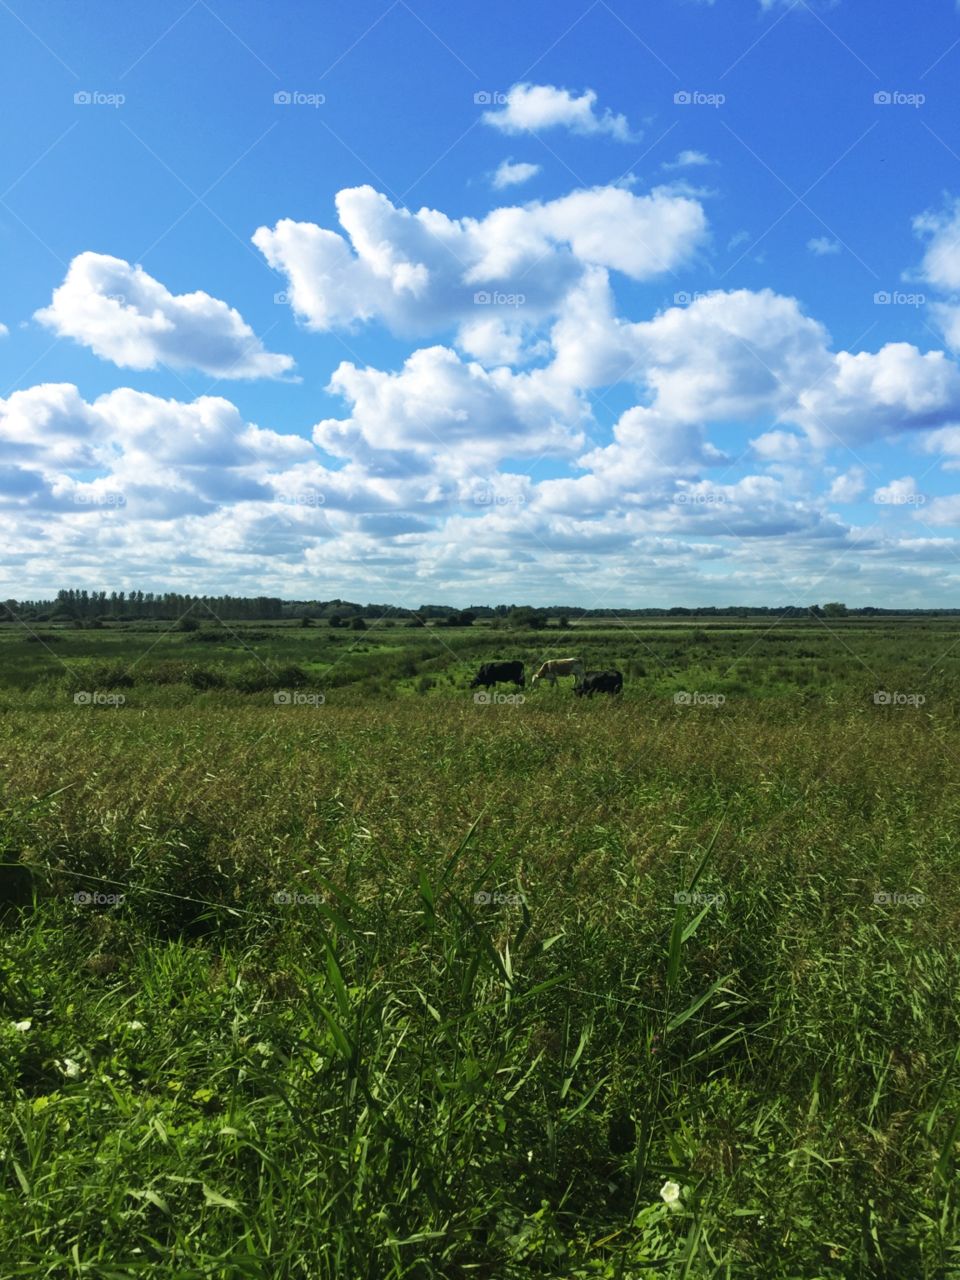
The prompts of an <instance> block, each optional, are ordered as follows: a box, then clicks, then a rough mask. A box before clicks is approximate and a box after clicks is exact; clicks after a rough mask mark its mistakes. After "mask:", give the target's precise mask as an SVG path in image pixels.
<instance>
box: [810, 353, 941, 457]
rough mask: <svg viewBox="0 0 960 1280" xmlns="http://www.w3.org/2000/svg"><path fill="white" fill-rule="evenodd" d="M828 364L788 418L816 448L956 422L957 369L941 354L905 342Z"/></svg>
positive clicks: (841, 356)
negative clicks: (923, 351)
mask: <svg viewBox="0 0 960 1280" xmlns="http://www.w3.org/2000/svg"><path fill="white" fill-rule="evenodd" d="M831 361H832V363H831V368H830V371H829V373H828V375H827V376H826V377H822V378H820V379H818V380H817V381H816V382H815V383H814V384H813V385H811V386H810V387H809V388H808V389H806V390H804V391H802V392H801V393H800V395H799V397H798V402H797V406H796V408H795V409H794V410H792V411H791V415H790V416H791V417H792V418H793V420H794V421H796V422H798V423H800V424H801V425H802V426H803V427H804V428H805V429H806V431H807V432H808V434H809V435H810V437H811V439H812V440H813V441H814V442H815V443H816V444H818V445H822V446H830V445H832V444H836V443H838V442H842V443H856V442H858V441H864V440H871V439H883V438H885V437H888V436H892V435H894V434H896V433H898V432H901V431H905V430H914V431H915V430H920V429H923V428H934V427H938V426H940V425H943V424H945V423H947V422H949V421H950V420H951V419H953V418H957V417H960V370H958V369H957V366H956V365H955V364H954V363H953V362H952V361H951V360H949V359H948V358H947V357H946V356H945V355H944V353H943V352H942V351H928V352H927V353H926V354H925V355H924V354H922V353H921V352H920V351H918V350H917V348H916V347H914V346H912V345H911V344H910V343H908V342H888V343H887V344H886V346H884V347H881V349H880V350H879V351H877V352H869V351H860V352H858V353H857V354H856V355H854V354H852V353H851V352H849V351H841V352H839V353H838V354H837V355H835V356H833V357H831Z"/></svg>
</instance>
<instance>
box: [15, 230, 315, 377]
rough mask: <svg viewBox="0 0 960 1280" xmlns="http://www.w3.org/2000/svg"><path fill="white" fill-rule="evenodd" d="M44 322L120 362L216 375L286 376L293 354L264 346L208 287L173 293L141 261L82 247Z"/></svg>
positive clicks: (41, 314)
mask: <svg viewBox="0 0 960 1280" xmlns="http://www.w3.org/2000/svg"><path fill="white" fill-rule="evenodd" d="M35 318H36V319H37V320H39V321H40V323H41V324H43V325H45V326H46V327H47V328H48V329H51V330H52V331H53V332H54V333H56V334H58V335H59V336H60V337H66V338H74V339H75V340H76V341H77V342H80V343H82V344H83V345H84V346H86V347H89V348H90V350H91V351H93V352H94V353H95V354H96V355H98V356H100V358H101V359H104V360H111V361H113V363H114V364H116V365H119V366H120V367H121V368H127V369H155V368H156V367H157V366H158V365H162V364H165V365H170V366H172V367H173V368H194V369H199V370H200V371H201V372H203V373H209V374H211V375H213V376H215V377H217V378H279V377H281V376H282V375H283V374H285V373H288V372H289V371H290V370H291V369H292V368H293V363H294V362H293V358H292V356H287V355H275V354H273V353H272V352H269V351H267V350H265V348H264V346H263V343H262V342H261V341H260V339H259V338H258V337H257V336H256V334H255V333H254V332H253V330H252V329H251V328H250V326H249V325H248V324H247V323H246V321H245V320H244V319H243V317H242V316H241V315H240V313H239V312H238V311H236V310H235V309H234V308H233V307H230V306H228V305H227V303H225V302H222V301H221V300H220V299H219V298H213V297H211V296H210V294H208V293H203V292H202V291H199V290H198V291H196V292H194V293H182V294H173V293H171V292H170V291H169V289H167V288H166V286H165V285H163V284H161V283H160V281H159V280H155V279H154V278H153V276H151V275H148V274H147V272H146V271H144V269H143V268H142V267H140V266H131V264H130V263H129V262H125V261H124V260H123V259H122V258H112V257H110V256H108V255H107V254H102V253H92V252H86V253H80V254H78V255H77V256H76V257H75V258H74V259H73V261H72V262H71V263H70V266H69V269H68V270H67V275H66V278H65V279H64V281H63V284H61V285H60V286H59V287H58V288H56V289H55V290H54V292H53V298H52V300H51V302H50V305H49V306H48V307H45V308H43V309H42V310H40V311H38V312H37V313H36V317H35Z"/></svg>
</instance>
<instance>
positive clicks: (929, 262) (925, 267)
mask: <svg viewBox="0 0 960 1280" xmlns="http://www.w3.org/2000/svg"><path fill="white" fill-rule="evenodd" d="M913 229H914V231H915V232H916V233H917V235H918V236H920V237H921V238H922V239H926V240H927V248H926V252H925V253H924V255H923V261H922V262H921V264H920V271H919V274H920V277H921V279H923V280H925V281H926V282H927V283H928V284H932V285H935V286H936V287H937V288H938V289H944V290H951V289H960V200H954V201H952V202H951V203H950V204H948V205H947V206H946V207H945V208H944V209H941V210H928V211H927V212H926V213H921V214H918V215H917V217H916V218H914V220H913Z"/></svg>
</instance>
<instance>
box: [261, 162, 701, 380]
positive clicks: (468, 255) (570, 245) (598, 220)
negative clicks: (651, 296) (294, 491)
mask: <svg viewBox="0 0 960 1280" xmlns="http://www.w3.org/2000/svg"><path fill="white" fill-rule="evenodd" d="M336 204H337V214H338V217H339V221H340V225H341V227H342V228H343V230H344V232H345V235H341V234H339V233H338V232H335V231H329V230H327V229H325V228H323V227H319V226H317V225H316V224H314V223H311V222H293V221H291V220H290V219H283V220H281V221H280V222H278V223H277V224H276V226H275V227H273V228H269V227H260V228H259V229H258V230H257V231H256V233H255V234H254V236H253V241H254V244H256V245H257V247H258V248H259V249H260V251H261V252H262V253H263V254H264V256H265V257H266V259H267V261H268V262H269V263H270V265H271V266H272V267H274V268H276V269H277V270H279V271H282V272H283V273H284V274H285V276H286V277H287V282H288V288H287V292H288V294H289V300H290V303H291V305H292V306H293V308H294V310H295V312H296V313H297V314H298V315H299V316H300V317H301V318H302V319H303V320H304V321H305V322H306V324H307V325H308V327H309V328H311V329H314V330H318V331H324V330H329V329H334V328H336V327H338V326H349V325H352V324H355V323H357V322H362V321H369V320H373V319H379V320H382V321H383V322H384V323H385V324H386V325H387V326H388V327H389V328H390V329H391V330H392V331H393V332H394V333H397V334H400V335H404V336H422V335H427V334H429V335H435V334H438V333H443V332H445V331H449V330H451V329H455V328H457V327H458V326H461V325H463V326H466V327H467V328H468V329H473V328H474V327H475V326H476V324H477V322H478V321H483V322H488V321H489V320H490V318H491V317H494V318H495V320H496V322H497V326H496V327H498V329H499V330H501V331H502V332H504V333H506V334H514V335H516V334H519V333H521V332H524V331H527V330H530V329H533V328H535V327H536V326H537V325H539V324H540V323H542V321H543V320H544V319H546V318H547V317H549V316H550V315H551V313H553V312H554V311H556V310H557V309H558V308H559V306H560V304H561V303H562V301H563V300H564V299H565V297H566V295H567V293H568V292H569V291H570V289H571V288H573V287H575V286H576V284H577V283H578V282H579V281H580V280H581V279H582V277H583V275H584V272H585V271H586V270H587V269H588V268H590V267H592V266H601V267H605V268H608V269H610V270H614V271H618V272H622V273H623V274H624V275H626V276H628V277H630V278H631V279H633V280H648V279H652V278H654V277H656V276H658V275H661V274H663V273H665V272H668V271H672V270H675V269H676V268H677V267H678V266H680V265H681V264H682V263H684V262H686V261H688V260H689V259H690V258H691V257H692V255H693V254H694V253H695V252H696V250H697V248H698V247H699V246H700V245H701V244H703V242H704V241H705V239H706V234H707V221H706V216H705V214H704V211H703V208H702V206H701V205H700V204H699V202H698V201H696V200H693V199H690V198H688V197H685V196H678V195H674V194H671V193H669V192H666V191H664V190H663V189H655V190H654V191H652V192H651V193H650V194H649V195H643V196H636V195H633V194H632V193H631V192H629V191H626V190H624V189H622V188H619V187H594V188H592V189H589V190H582V191H574V192H572V193H571V194H570V195H567V196H562V197H561V198H559V199H557V200H551V201H548V202H546V203H541V202H539V201H534V202H532V203H530V204H526V205H520V206H511V207H504V208H499V209H495V210H493V211H492V212H491V213H489V214H488V215H487V216H486V217H485V218H482V219H475V218H462V219H453V218H448V217H447V216H446V215H445V214H443V213H440V212H439V211H437V210H434V209H421V210H419V212H417V213H410V212H408V211H407V210H405V209H398V208H396V207H395V206H394V205H393V204H392V203H391V202H390V201H389V200H388V199H387V197H386V196H384V195H382V194H380V193H378V192H376V191H374V190H373V188H372V187H369V186H363V187H352V188H348V189H346V190H343V191H341V192H340V193H339V194H338V195H337V200H336ZM481 308H482V310H481ZM472 353H473V354H477V355H479V354H480V350H479V349H478V348H477V347H476V346H474V347H473V348H472Z"/></svg>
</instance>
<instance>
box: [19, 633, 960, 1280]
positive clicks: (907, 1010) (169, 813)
mask: <svg viewBox="0 0 960 1280" xmlns="http://www.w3.org/2000/svg"><path fill="white" fill-rule="evenodd" d="M571 655H576V656H578V657H580V658H582V659H583V661H584V665H585V667H586V668H587V670H605V669H611V668H614V669H617V670H620V671H622V672H623V674H624V678H625V687H624V691H623V694H622V695H620V696H618V697H616V698H611V697H604V696H600V697H596V698H593V699H587V698H582V699H581V698H576V697H574V695H573V687H572V680H570V679H561V680H560V681H559V683H558V686H557V687H556V688H551V687H550V686H549V685H544V686H542V687H539V688H537V689H536V690H531V689H530V688H529V687H527V688H525V689H524V690H522V691H518V690H516V689H514V687H513V686H499V687H498V696H497V697H490V696H489V695H488V696H486V698H484V697H483V696H481V695H483V694H485V693H486V691H484V690H479V691H474V690H471V689H469V687H468V686H469V683H470V681H471V679H472V678H473V676H474V675H475V673H476V671H477V668H478V666H479V665H480V664H481V663H483V662H488V661H493V660H497V659H520V660H522V661H523V662H524V663H525V664H526V667H527V672H528V676H529V673H531V672H532V671H533V670H535V669H536V667H537V666H538V665H539V663H540V662H541V661H543V660H545V659H547V658H554V657H565V656H571ZM958 717H960V636H958V633H957V632H956V629H955V623H954V622H953V621H951V620H947V619H937V618H932V617H930V618H923V619H911V620H909V621H908V620H898V619H891V618H883V619H882V620H875V621H873V620H866V619H862V618H855V619H845V620H831V621H830V622H829V624H826V623H824V622H822V621H815V620H810V621H808V622H795V621H791V622H789V623H782V624H776V623H775V621H774V620H772V619H771V620H764V621H763V622H758V621H751V620H743V621H735V620H730V619H727V620H725V621H724V622H723V623H705V622H697V621H696V620H688V621H685V622H683V623H681V622H674V621H673V620H657V621H644V622H643V624H642V625H641V624H637V623H631V624H630V625H626V626H625V625H620V624H618V623H617V622H616V620H615V619H610V620H609V621H608V622H606V623H600V622H591V623H590V624H584V625H582V626H580V625H574V626H572V627H569V628H566V629H563V630H562V631H561V630H559V629H556V628H551V629H549V630H547V631H541V632H528V631H511V630H508V629H497V628H495V627H493V626H481V625H474V626H473V627H470V628H461V629H458V628H434V627H428V628H415V629H411V628H409V627H406V626H404V625H403V624H398V625H391V626H371V627H369V628H368V629H367V630H366V631H359V632H352V631H345V630H342V629H341V630H332V629H329V628H327V627H324V626H322V625H316V626H312V627H300V626H297V625H292V624H289V623H276V624H273V623H230V624H228V625H227V626H225V627H220V626H215V625H212V624H211V625H209V626H205V627H204V628H202V629H201V630H200V631H196V632H190V633H180V632H178V631H177V630H175V629H174V630H171V629H170V628H169V626H168V625H167V624H161V623H151V624H137V623H129V624H122V625H117V626H109V627H106V628H104V629H103V630H98V631H87V630H73V629H61V628H54V627H51V626H47V625H39V626H38V627H37V628H36V632H35V636H34V638H30V637H29V636H28V635H27V634H26V633H25V632H24V630H23V628H20V627H17V626H13V625H3V626H2V627H0V787H2V791H0V814H2V842H3V857H2V859H0V862H2V864H3V865H2V868H0V901H2V902H3V904H4V906H3V914H2V917H0V919H2V928H0V946H2V961H0V964H2V975H3V980H2V984H0V1000H2V1008H0V1038H2V1046H0V1048H2V1052H0V1090H2V1094H3V1097H4V1100H5V1105H4V1108H3V1112H2V1115H0V1162H2V1168H3V1180H2V1191H0V1194H2V1197H3V1199H2V1203H0V1258H2V1259H3V1260H4V1261H3V1263H2V1265H0V1272H2V1274H3V1275H4V1276H10V1277H21V1276H22V1277H27V1276H29V1277H31V1278H33V1277H46V1276H49V1277H61V1276H63V1277H66V1276H91V1277H96V1280H100V1278H101V1277H103V1278H114V1277H115V1278H117V1280H120V1278H123V1280H127V1277H131V1278H132V1277H137V1276H146V1275H153V1274H161V1272H162V1273H163V1274H169V1275H176V1276H177V1277H198V1278H199V1277H204V1278H206V1277H211V1278H212V1277H224V1278H226V1277H231V1278H232V1277H241V1276H243V1277H249V1276H254V1277H260V1276H263V1277H295V1278H296V1280H333V1278H334V1277H350V1280H400V1278H401V1277H410V1278H416V1280H431V1278H434V1277H458V1278H464V1280H465V1278H466V1277H474V1276H475V1277H488V1276H489V1277H495V1278H496V1280H513V1278H515V1277H521V1276H523V1277H527V1276H543V1277H556V1278H557V1280H575V1278H586V1277H596V1278H598V1280H614V1278H619V1277H629V1278H634V1277H640V1276H646V1275H657V1276H667V1277H678V1278H679V1277H718V1278H719V1277H731V1278H733V1277H764V1278H765V1280H793V1278H794V1277H834V1276H836V1277H891V1278H893V1277H896V1278H897V1280H914V1278H916V1280H927V1278H929V1280H933V1278H935V1277H936V1278H940V1277H957V1276H960V1216H958V1208H960V1206H958V1190H960V1188H958V1182H957V1171H956V1157H957V1155H958V1138H960V1014H958V1003H957V993H958V990H960V882H958V876H957V865H958V848H957V846H958V831H960V823H958V817H960V718H958ZM671 1184H673V1185H671ZM674 1186H675V1187H676V1188H677V1189H678V1190H677V1191H674ZM662 1189H665V1191H664V1193H663V1194H661V1191H662ZM668 1201H670V1203H668Z"/></svg>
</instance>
